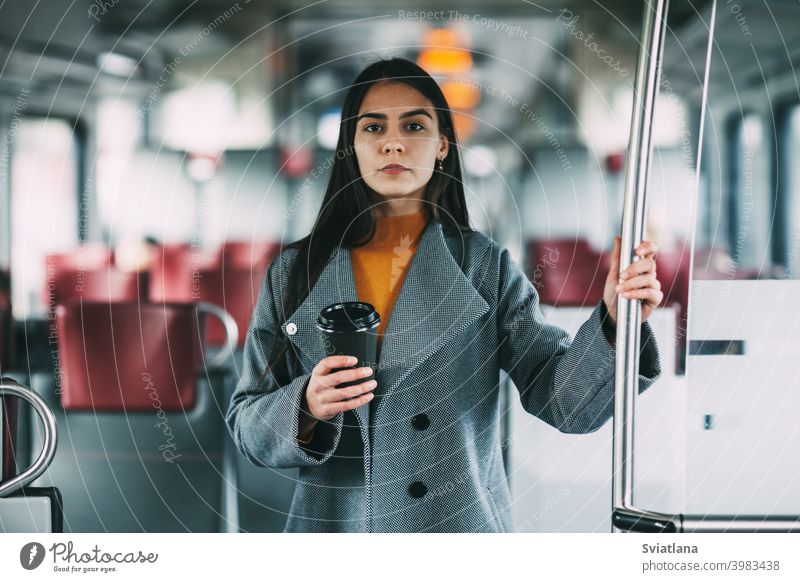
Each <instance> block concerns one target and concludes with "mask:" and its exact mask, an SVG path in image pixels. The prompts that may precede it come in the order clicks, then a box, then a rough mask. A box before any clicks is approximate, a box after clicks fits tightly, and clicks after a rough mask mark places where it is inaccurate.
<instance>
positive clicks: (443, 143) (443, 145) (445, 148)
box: [439, 133, 450, 158]
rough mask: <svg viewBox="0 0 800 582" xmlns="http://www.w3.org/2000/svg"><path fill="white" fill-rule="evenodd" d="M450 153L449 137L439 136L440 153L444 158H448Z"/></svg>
mask: <svg viewBox="0 0 800 582" xmlns="http://www.w3.org/2000/svg"><path fill="white" fill-rule="evenodd" d="M449 152H450V142H449V141H447V136H446V135H444V134H443V133H442V134H439V153H440V154H441V157H442V158H446V157H447V154H448V153H449Z"/></svg>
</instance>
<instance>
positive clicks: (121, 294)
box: [44, 267, 149, 306]
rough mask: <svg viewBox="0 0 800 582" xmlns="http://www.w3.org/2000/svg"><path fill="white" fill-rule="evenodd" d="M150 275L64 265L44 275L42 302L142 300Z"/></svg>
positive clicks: (145, 294) (52, 303)
mask: <svg viewBox="0 0 800 582" xmlns="http://www.w3.org/2000/svg"><path fill="white" fill-rule="evenodd" d="M148 277H149V274H148V273H147V272H146V271H132V272H126V271H119V270H117V269H115V268H114V267H102V268H99V269H94V270H83V269H76V268H74V267H64V268H62V269H57V270H53V271H52V272H48V274H47V286H46V288H45V293H44V295H45V304H46V305H49V306H55V305H57V304H59V303H67V302H70V301H81V300H82V301H145V300H146V299H147V286H148V283H147V281H148Z"/></svg>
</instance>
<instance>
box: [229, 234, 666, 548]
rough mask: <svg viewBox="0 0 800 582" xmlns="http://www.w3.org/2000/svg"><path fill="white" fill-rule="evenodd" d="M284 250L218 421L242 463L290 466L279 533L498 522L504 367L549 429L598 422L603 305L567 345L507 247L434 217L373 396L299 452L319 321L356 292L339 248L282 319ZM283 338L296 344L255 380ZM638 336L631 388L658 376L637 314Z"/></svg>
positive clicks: (289, 252)
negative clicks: (272, 371)
mask: <svg viewBox="0 0 800 582" xmlns="http://www.w3.org/2000/svg"><path fill="white" fill-rule="evenodd" d="M296 253H297V250H295V249H285V250H284V251H283V252H282V253H281V254H280V255H279V257H278V258H276V260H275V261H274V262H273V264H272V266H271V267H270V269H269V272H268V273H267V276H266V278H265V283H264V285H263V287H262V289H261V292H260V295H259V298H258V303H257V306H256V309H255V312H254V314H253V319H252V322H251V324H250V329H249V332H248V336H247V341H246V344H245V348H244V349H245V352H244V368H243V371H242V375H241V378H240V379H239V382H238V385H237V387H236V390H235V393H234V394H233V398H232V401H231V405H230V408H229V410H228V414H227V422H228V424H229V426H230V428H231V430H232V432H233V435H234V438H235V441H236V444H237V447H238V448H239V450H241V451H242V453H243V454H244V455H245V456H246V457H247V458H249V459H250V460H251V461H252V462H253V463H256V464H259V465H265V466H270V467H299V471H300V472H299V482H298V483H297V488H296V490H295V494H294V499H293V502H292V506H291V510H290V514H289V517H288V521H287V524H286V529H285V531H291V532H301V531H302V532H362V531H372V532H498V531H501V532H502V531H510V530H511V528H512V524H511V512H510V507H509V505H510V495H509V488H508V485H507V482H506V478H505V472H504V467H503V459H502V455H501V451H502V446H501V436H500V431H499V429H500V418H499V416H500V413H501V410H500V408H499V399H498V396H499V386H498V384H499V377H500V369H501V368H502V369H504V370H506V371H507V372H508V374H509V375H510V376H511V378H512V380H513V381H514V384H515V385H516V386H517V388H518V390H519V393H520V398H521V402H522V405H523V406H524V408H525V410H527V411H528V412H529V413H530V414H533V415H536V416H537V417H539V418H540V419H542V420H543V421H545V422H547V423H548V424H550V425H552V426H554V427H556V428H558V429H559V430H560V431H562V432H566V433H588V432H592V431H595V430H597V429H598V428H600V426H602V425H603V424H604V423H605V422H606V421H607V420H608V419H609V418H611V416H612V413H613V395H614V350H613V348H612V346H611V345H610V344H609V343H608V341H607V340H606V338H605V336H604V334H603V332H602V329H601V322H602V318H603V317H604V315H605V306H604V304H603V302H602V301H600V302H599V303H598V305H597V307H596V308H595V309H594V311H593V312H592V314H591V317H590V318H589V319H588V321H586V322H585V323H584V324H583V325H582V326H581V328H580V330H579V331H578V332H577V334H576V336H575V338H574V340H570V337H569V335H568V334H567V333H566V332H565V331H563V330H562V329H560V328H558V327H555V326H552V325H549V324H547V323H546V322H545V321H544V318H543V316H542V313H541V311H540V309H539V300H538V295H537V292H536V290H535V288H534V286H533V285H532V283H531V282H530V281H529V280H528V278H527V277H526V276H525V274H524V273H523V272H522V270H521V269H520V268H519V267H518V266H517V264H516V263H515V262H514V261H513V259H512V258H511V256H510V254H509V252H508V250H507V249H505V248H503V247H502V246H501V245H499V244H498V243H496V242H494V241H493V240H491V239H489V238H488V237H486V236H485V235H483V234H481V233H479V232H474V233H465V234H463V235H456V236H449V235H448V234H447V233H446V232H445V231H444V230H443V229H442V226H441V224H440V223H438V222H436V221H435V220H431V221H430V222H429V223H428V225H427V226H426V228H425V230H424V232H423V234H422V236H421V238H420V241H419V245H418V247H417V251H416V254H415V255H414V258H413V259H412V262H411V265H410V266H409V270H408V273H407V275H406V278H405V280H404V282H403V286H402V289H401V291H400V294H399V296H398V298H397V302H396V304H395V307H394V311H393V312H392V314H391V318H390V320H389V324H388V328H387V330H386V336H385V339H384V342H383V347H382V350H381V355H380V358H379V362H378V370H377V381H378V388H377V389H376V397H375V398H374V399H373V400H372V401H371V402H370V403H369V404H367V405H364V406H361V407H359V408H357V409H356V410H355V411H351V412H347V413H340V414H338V415H337V416H335V417H334V418H333V419H331V420H330V421H329V422H320V423H318V425H317V427H316V430H315V436H314V440H313V441H312V442H311V444H310V445H308V446H307V447H301V446H300V445H299V444H298V443H297V440H296V437H297V432H298V422H299V414H300V404H301V401H302V399H303V397H304V391H305V388H306V386H307V385H308V381H309V378H310V376H311V370H312V368H313V367H314V366H315V365H316V363H317V362H319V361H320V360H321V359H322V358H323V357H324V356H325V354H324V352H323V346H322V341H321V339H320V337H319V335H318V333H317V329H316V327H315V320H316V317H317V314H318V313H319V311H320V310H321V309H322V308H323V307H325V306H326V305H329V304H331V303H335V302H337V301H355V300H357V294H356V287H355V283H354V279H353V272H352V267H351V259H350V252H349V250H348V249H347V248H340V249H337V250H336V251H334V252H333V253H332V255H331V259H330V260H329V262H328V264H327V266H326V268H325V270H324V271H323V272H322V274H321V276H320V278H319V280H318V281H317V283H316V285H315V286H314V287H313V289H312V290H311V293H310V294H309V296H308V297H307V298H306V299H305V301H304V302H303V303H302V304H301V305H300V307H299V308H298V309H297V310H296V311H295V312H294V313H284V310H283V309H282V299H283V297H284V296H285V291H286V289H285V287H286V283H287V279H288V272H289V267H290V265H291V261H292V259H293V257H294V256H296ZM288 324H295V325H296V326H297V327H296V331H295V330H294V326H290V327H289V329H288V331H287V325H288ZM293 331H294V333H291V332H293ZM283 334H287V335H288V336H289V338H290V340H291V341H292V343H293V347H294V348H297V349H292V350H289V352H288V353H287V355H286V356H285V357H284V361H283V363H282V366H281V367H280V368H279V369H278V370H277V371H276V375H277V377H275V376H272V375H270V376H269V377H268V380H267V381H266V382H265V385H261V386H260V385H259V383H258V379H259V377H260V376H261V375H262V373H263V371H264V370H265V366H266V358H267V355H268V354H269V351H270V347H271V345H272V343H273V342H274V341H275V340H276V339H277V338H278V337H279V336H281V335H283ZM641 342H642V346H643V349H642V357H641V361H640V378H639V380H640V388H639V390H640V392H642V391H643V390H644V389H646V388H647V387H648V386H650V385H651V384H652V383H653V381H654V380H655V379H656V378H657V377H658V375H659V374H660V369H659V368H660V365H659V357H658V350H657V348H656V345H655V339H654V337H653V335H652V331H651V328H650V325H649V323H647V322H645V323H644V324H643V325H642V335H641Z"/></svg>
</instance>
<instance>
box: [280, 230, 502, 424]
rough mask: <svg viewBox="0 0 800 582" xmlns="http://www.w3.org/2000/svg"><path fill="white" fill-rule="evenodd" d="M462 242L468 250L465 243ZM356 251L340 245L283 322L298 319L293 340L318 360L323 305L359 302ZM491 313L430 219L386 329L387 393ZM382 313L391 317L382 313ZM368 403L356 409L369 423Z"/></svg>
mask: <svg viewBox="0 0 800 582" xmlns="http://www.w3.org/2000/svg"><path fill="white" fill-rule="evenodd" d="M456 244H457V245H459V246H461V247H462V248H463V245H464V241H463V240H461V241H458V242H457V243H456ZM357 300H358V293H357V290H356V286H355V278H354V276H353V266H352V259H351V255H350V250H349V249H348V248H346V247H339V248H337V249H335V250H334V251H333V253H332V254H331V258H330V259H329V261H328V263H327V265H326V266H325V268H324V270H323V271H322V273H321V274H320V276H319V279H318V280H317V282H316V284H315V285H314V287H313V288H312V289H311V292H310V293H309V294H308V296H307V297H306V299H305V300H304V301H303V303H302V304H300V306H299V307H298V308H297V309H296V310H295V312H294V313H292V314H291V316H289V317H288V318H287V319H286V321H284V322H283V324H282V325H281V329H282V330H283V332H284V333H286V326H287V325H289V324H291V323H294V324H295V325H296V326H297V331H296V333H295V334H293V335H289V334H287V335H288V337H289V339H290V340H291V341H292V342H293V343H294V345H295V346H297V347H298V348H299V349H300V350H302V351H303V352H304V353H305V354H306V355H307V356H308V357H309V358H310V359H311V361H312V362H314V363H316V362H319V361H320V360H321V359H322V358H323V357H325V354H324V351H323V345H322V339H321V337H320V334H319V331H318V330H317V327H316V320H317V315H318V314H319V312H320V311H321V310H322V308H323V307H325V306H327V305H330V304H331V303H336V302H339V301H357ZM488 311H489V305H488V303H486V301H485V300H484V299H483V297H482V296H481V294H480V293H479V292H478V290H477V289H475V287H474V286H473V285H472V283H471V282H470V280H469V279H468V278H467V277H466V275H464V272H463V271H462V269H461V267H460V266H459V263H458V262H457V261H456V259H455V258H454V257H453V254H452V253H451V252H450V250H449V248H448V246H447V242H446V241H445V236H444V232H443V230H442V225H441V224H440V223H439V222H438V221H436V220H434V219H430V220H429V221H428V224H427V225H426V227H425V230H424V231H423V232H422V235H421V236H420V240H419V243H418V245H417V250H416V252H415V254H414V257H413V258H412V260H411V264H410V266H409V268H408V272H407V274H406V277H405V279H404V280H403V283H402V287H401V289H400V293H399V295H398V297H397V301H396V302H395V305H394V308H393V311H392V313H391V315H390V317H389V323H388V325H387V327H386V331H385V335H384V339H383V345H382V347H381V353H380V357H379V361H378V371H377V374H376V378H377V380H378V384H379V388H383V390H382V393H383V394H385V396H386V397H384V398H381V399H380V405H379V407H378V410H377V411H374V412H375V416H377V414H378V413H380V411H381V409H382V408H383V405H384V404H385V403H386V401H387V400H388V396H389V394H390V392H392V391H393V390H394V389H395V388H396V387H397V385H398V384H399V383H400V382H402V381H403V379H405V378H406V377H407V376H408V375H409V374H411V373H412V372H413V371H414V370H415V369H417V368H418V367H419V366H420V365H421V364H422V363H423V362H424V361H425V360H427V359H428V358H429V357H430V356H431V355H433V354H434V353H435V352H437V351H438V350H439V349H441V348H442V347H443V346H444V345H446V344H447V343H448V342H449V341H450V340H451V339H452V338H454V337H455V336H456V335H457V334H458V333H460V332H461V331H462V330H463V329H465V328H466V327H467V326H468V325H470V324H471V323H472V322H474V321H475V320H477V319H478V318H480V317H482V316H483V315H484V314H486V312H488ZM381 317H386V316H385V315H384V314H381ZM366 408H367V407H366V406H361V407H359V408H356V409H355V411H354V412H355V413H356V416H357V417H358V418H359V420H360V421H361V423H362V426H368V425H369V424H370V423H369V412H368V411H367V410H365V409H366Z"/></svg>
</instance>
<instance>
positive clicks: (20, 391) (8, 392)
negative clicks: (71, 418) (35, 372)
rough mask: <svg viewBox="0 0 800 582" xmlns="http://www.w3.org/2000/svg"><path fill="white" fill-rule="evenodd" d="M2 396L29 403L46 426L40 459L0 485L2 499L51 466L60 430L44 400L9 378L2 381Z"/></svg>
mask: <svg viewBox="0 0 800 582" xmlns="http://www.w3.org/2000/svg"><path fill="white" fill-rule="evenodd" d="M0 396H15V397H17V398H21V399H22V400H25V401H27V402H28V403H30V405H31V406H32V407H33V409H34V410H35V411H36V413H37V414H38V415H39V418H41V419H42V425H43V426H44V443H43V444H42V450H41V452H40V453H39V457H38V458H37V459H36V461H34V463H33V464H32V465H31V466H30V467H28V468H27V469H25V470H24V471H23V472H22V473H20V474H19V475H17V476H16V477H14V478H13V479H9V480H8V481H6V482H5V483H0V497H6V496H8V495H11V494H12V493H14V492H15V491H18V490H19V489H22V488H23V487H25V486H26V485H28V484H29V483H32V482H33V481H35V480H36V479H38V478H39V477H40V476H41V475H42V474H43V473H44V472H45V471H46V470H47V468H48V467H49V466H50V463H51V462H52V461H53V457H55V455H56V447H57V446H58V430H57V427H56V417H55V415H54V414H53V411H52V410H50V407H49V406H47V403H46V402H45V401H44V400H42V398H41V397H40V396H39V395H38V394H36V393H35V392H33V391H32V390H31V389H30V388H27V387H25V386H23V385H22V384H20V383H19V382H16V381H14V380H10V379H8V378H4V379H2V381H0Z"/></svg>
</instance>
